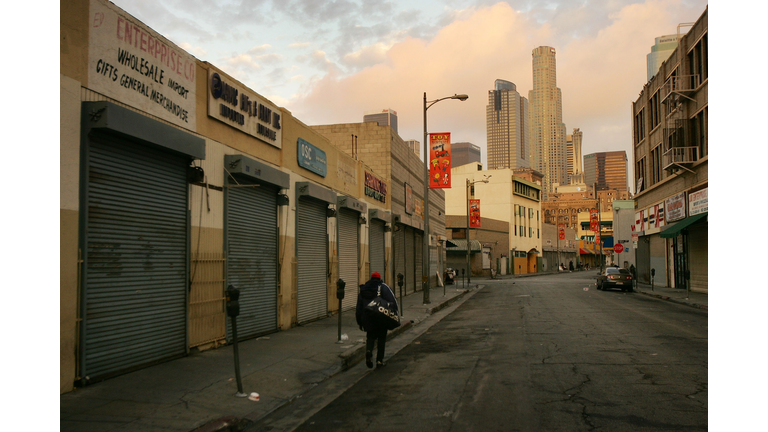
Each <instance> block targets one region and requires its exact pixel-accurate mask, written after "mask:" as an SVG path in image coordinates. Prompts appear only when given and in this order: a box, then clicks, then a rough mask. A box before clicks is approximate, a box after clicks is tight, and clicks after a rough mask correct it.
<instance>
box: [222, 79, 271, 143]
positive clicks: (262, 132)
mask: <svg viewBox="0 0 768 432" xmlns="http://www.w3.org/2000/svg"><path fill="white" fill-rule="evenodd" d="M281 114H282V113H281V111H280V109H279V108H278V107H276V106H274V105H272V104H271V103H269V102H267V101H266V99H263V98H261V97H259V96H257V95H256V93H252V92H249V91H246V90H245V88H244V87H242V86H240V85H238V84H236V83H235V81H234V80H232V79H230V78H228V77H227V76H225V75H224V73H223V72H219V71H216V70H214V69H213V67H211V68H210V69H208V116H209V117H213V118H215V119H216V120H219V121H221V122H224V123H226V124H228V125H230V126H232V127H233V128H235V129H239V130H241V131H243V132H245V133H247V134H248V135H251V136H253V137H256V138H258V139H260V140H262V141H264V142H265V143H267V144H270V145H272V146H275V147H277V148H282V146H283V144H282V143H283V141H282V140H283V133H282V126H281V123H280V122H281V117H280V116H281Z"/></svg>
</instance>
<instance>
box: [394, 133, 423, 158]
mask: <svg viewBox="0 0 768 432" xmlns="http://www.w3.org/2000/svg"><path fill="white" fill-rule="evenodd" d="M395 132H397V131H395ZM405 145H407V146H408V148H409V149H411V151H412V152H413V153H414V154H416V156H418V157H419V158H421V150H420V149H421V143H420V142H419V141H418V140H413V139H412V140H405Z"/></svg>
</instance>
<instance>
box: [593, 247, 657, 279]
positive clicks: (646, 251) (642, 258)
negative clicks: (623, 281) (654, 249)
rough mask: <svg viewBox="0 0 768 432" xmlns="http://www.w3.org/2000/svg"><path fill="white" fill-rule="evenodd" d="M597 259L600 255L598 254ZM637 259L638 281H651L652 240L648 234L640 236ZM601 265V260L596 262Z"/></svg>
mask: <svg viewBox="0 0 768 432" xmlns="http://www.w3.org/2000/svg"><path fill="white" fill-rule="evenodd" d="M596 258H597V259H599V258H600V255H597V257H596ZM635 259H636V260H637V281H638V282H641V283H646V284H648V283H651V240H650V237H648V236H643V237H640V240H639V241H638V242H637V254H636V255H635ZM596 265H597V266H598V267H599V266H600V262H599V261H597V264H596Z"/></svg>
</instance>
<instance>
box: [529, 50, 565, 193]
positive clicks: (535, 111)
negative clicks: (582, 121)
mask: <svg viewBox="0 0 768 432" xmlns="http://www.w3.org/2000/svg"><path fill="white" fill-rule="evenodd" d="M532 56H533V90H531V91H529V92H528V99H529V100H530V102H531V115H530V119H531V142H532V143H533V161H532V162H533V164H532V168H534V169H536V170H537V171H539V172H541V173H542V174H544V184H543V185H542V190H541V193H542V196H543V200H544V201H546V200H547V199H548V196H549V193H550V192H553V191H554V188H553V184H555V183H557V184H566V182H567V181H568V175H567V170H568V153H567V151H566V147H565V124H564V123H563V100H562V93H561V91H560V89H559V88H557V64H556V62H555V49H554V48H552V47H547V46H541V47H538V48H535V49H534V50H533V54H532Z"/></svg>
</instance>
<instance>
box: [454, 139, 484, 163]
mask: <svg viewBox="0 0 768 432" xmlns="http://www.w3.org/2000/svg"><path fill="white" fill-rule="evenodd" d="M480 156H481V155H480V147H478V146H476V145H474V144H472V143H471V142H457V143H451V168H456V167H458V166H462V165H466V164H469V163H480Z"/></svg>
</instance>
